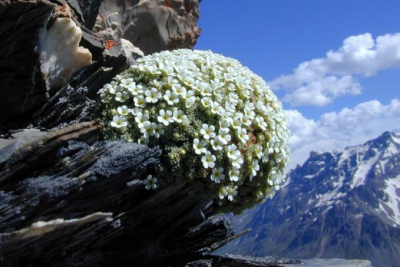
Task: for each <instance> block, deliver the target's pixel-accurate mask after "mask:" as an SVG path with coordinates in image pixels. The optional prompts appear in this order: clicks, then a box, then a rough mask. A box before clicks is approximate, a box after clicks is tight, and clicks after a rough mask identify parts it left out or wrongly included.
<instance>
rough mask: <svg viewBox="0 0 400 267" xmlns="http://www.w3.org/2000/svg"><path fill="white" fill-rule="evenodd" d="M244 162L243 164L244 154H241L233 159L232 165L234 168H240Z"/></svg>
mask: <svg viewBox="0 0 400 267" xmlns="http://www.w3.org/2000/svg"><path fill="white" fill-rule="evenodd" d="M242 164H243V156H242V155H239V156H238V157H237V158H236V159H233V160H232V166H233V167H234V168H237V169H240V167H241V166H242Z"/></svg>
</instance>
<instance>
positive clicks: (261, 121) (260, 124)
mask: <svg viewBox="0 0 400 267" xmlns="http://www.w3.org/2000/svg"><path fill="white" fill-rule="evenodd" d="M256 122H257V125H258V127H260V128H261V130H264V131H265V130H266V129H267V127H268V124H267V123H266V122H265V121H264V118H263V117H261V116H257V117H256Z"/></svg>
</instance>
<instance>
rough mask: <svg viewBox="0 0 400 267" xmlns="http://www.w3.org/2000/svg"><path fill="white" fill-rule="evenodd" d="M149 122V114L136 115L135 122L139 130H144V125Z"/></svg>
mask: <svg viewBox="0 0 400 267" xmlns="http://www.w3.org/2000/svg"><path fill="white" fill-rule="evenodd" d="M148 120H149V115H148V114H143V113H142V112H139V113H137V114H136V117H135V121H136V123H137V124H138V127H139V128H143V123H144V122H145V121H148Z"/></svg>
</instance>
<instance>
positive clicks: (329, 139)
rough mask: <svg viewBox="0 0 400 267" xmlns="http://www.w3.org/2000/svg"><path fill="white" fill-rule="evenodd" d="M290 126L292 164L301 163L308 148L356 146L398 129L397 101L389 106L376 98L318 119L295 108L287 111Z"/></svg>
mask: <svg viewBox="0 0 400 267" xmlns="http://www.w3.org/2000/svg"><path fill="white" fill-rule="evenodd" d="M286 116H287V118H288V121H289V127H290V130H291V131H292V137H291V139H290V143H291V149H292V163H291V165H290V168H293V167H295V166H296V165H297V164H302V163H303V162H304V161H305V160H306V159H307V158H308V156H309V153H310V152H311V151H320V150H322V151H331V150H334V149H342V148H344V147H346V146H349V145H358V144H361V143H363V142H365V141H367V140H370V139H373V138H376V137H378V136H379V135H380V134H381V133H382V132H384V131H394V132H399V131H400V128H399V126H400V100H399V99H393V100H392V101H391V102H390V103H389V104H388V105H383V104H381V103H380V102H379V101H377V100H373V101H369V102H365V103H361V104H359V105H357V106H355V107H354V108H353V109H349V108H344V109H342V110H341V111H340V112H330V113H325V114H323V115H322V116H321V117H320V118H319V120H318V121H314V120H311V119H307V118H305V117H304V116H303V115H302V114H301V113H300V112H299V111H297V110H288V111H286Z"/></svg>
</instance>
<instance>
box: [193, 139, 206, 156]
mask: <svg viewBox="0 0 400 267" xmlns="http://www.w3.org/2000/svg"><path fill="white" fill-rule="evenodd" d="M193 148H194V152H195V153H196V154H198V155H200V154H201V153H206V152H207V149H206V142H205V141H204V140H202V141H200V140H199V139H197V138H195V139H194V140H193Z"/></svg>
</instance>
